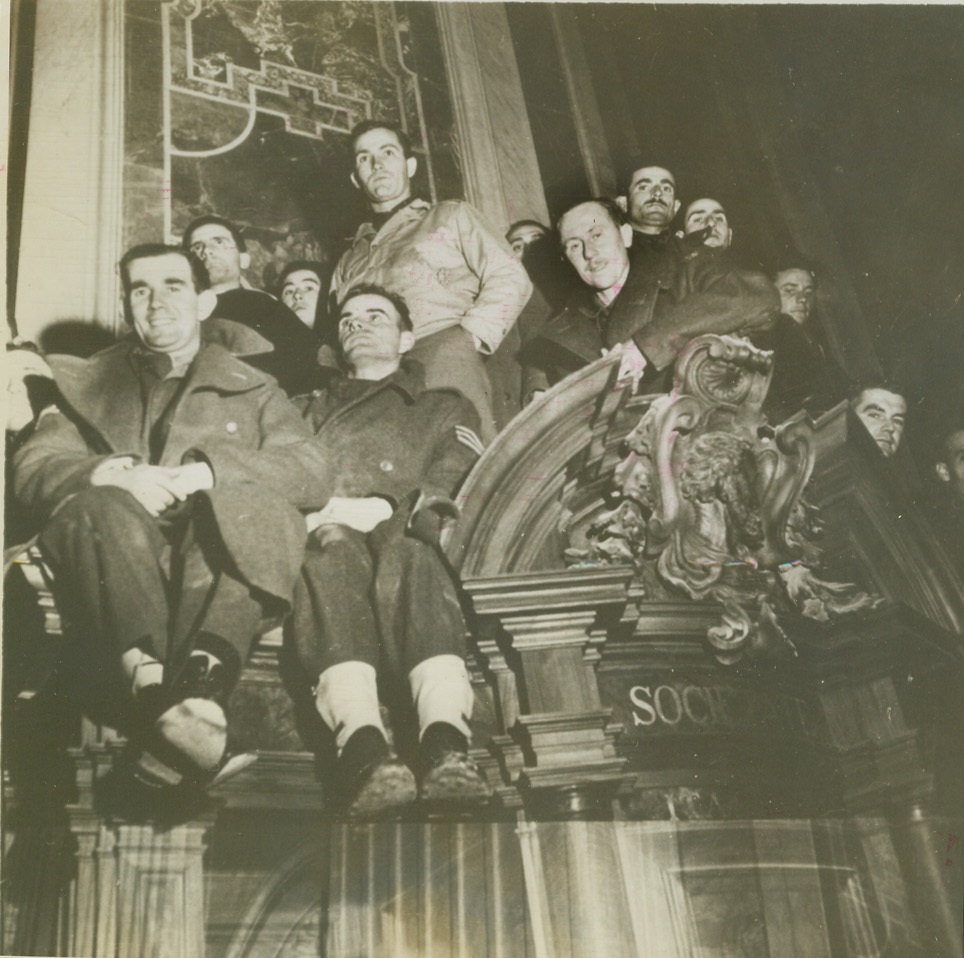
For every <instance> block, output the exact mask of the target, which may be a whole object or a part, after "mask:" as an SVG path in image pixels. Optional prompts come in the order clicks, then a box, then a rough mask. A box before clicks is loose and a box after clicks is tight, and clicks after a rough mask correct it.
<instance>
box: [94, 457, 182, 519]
mask: <svg viewBox="0 0 964 958" xmlns="http://www.w3.org/2000/svg"><path fill="white" fill-rule="evenodd" d="M168 473H169V470H168V469H165V468H163V467H161V466H150V465H147V464H146V463H143V462H142V463H137V464H135V463H134V462H133V460H131V459H130V458H129V457H120V458H117V459H108V460H106V461H105V462H102V463H101V464H100V465H99V466H98V467H97V468H96V469H95V470H94V471H93V473H92V474H91V477H90V484H91V485H92V486H114V487H115V488H116V489H124V490H125V491H126V492H129V493H130V494H131V495H132V496H133V497H134V498H135V499H136V500H137V501H138V502H139V503H140V504H141V505H142V506H143V507H144V509H145V510H147V512H149V513H150V514H151V515H152V516H159V515H160V514H161V513H162V512H163V511H164V510H165V509H167V508H168V507H169V506H171V505H173V504H174V502H175V501H179V500H181V499H184V498H185V497H184V496H183V495H177V494H175V492H174V491H172V490H171V489H170V488H169V486H170V485H171V480H170V478H169V475H168Z"/></svg>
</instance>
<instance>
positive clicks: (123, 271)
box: [117, 243, 205, 303]
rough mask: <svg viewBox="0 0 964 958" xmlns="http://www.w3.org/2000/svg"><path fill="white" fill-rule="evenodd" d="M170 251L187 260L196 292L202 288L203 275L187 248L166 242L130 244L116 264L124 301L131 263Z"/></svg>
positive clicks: (127, 288) (163, 254) (169, 252)
mask: <svg viewBox="0 0 964 958" xmlns="http://www.w3.org/2000/svg"><path fill="white" fill-rule="evenodd" d="M172 253H173V254H174V255H175V256H181V257H183V258H184V259H185V260H187V264H188V266H190V267H191V278H192V279H193V280H194V289H195V290H197V291H198V292H200V291H201V290H202V289H204V286H205V277H204V274H203V273H202V272H201V267H200V265H199V264H198V262H197V260H195V259H194V257H193V256H190V255H188V252H187V250H185V249H183V248H182V247H180V246H170V245H168V244H167V243H141V244H140V245H139V246H132V247H131V248H130V249H129V250H128V251H127V252H126V253H125V254H124V255H123V256H122V257H121V258H120V262H119V263H118V264H117V268H118V269H119V270H120V277H121V284H122V286H123V288H124V301H125V303H126V301H127V298H128V297H129V296H130V292H131V273H130V266H131V263H133V262H134V261H135V260H139V259H156V258H157V257H158V256H170V255H171V254H172Z"/></svg>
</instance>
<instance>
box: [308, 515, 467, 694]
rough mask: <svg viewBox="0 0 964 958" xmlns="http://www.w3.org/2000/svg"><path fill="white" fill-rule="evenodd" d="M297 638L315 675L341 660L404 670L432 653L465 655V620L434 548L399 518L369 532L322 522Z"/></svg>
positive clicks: (313, 544) (312, 542)
mask: <svg viewBox="0 0 964 958" xmlns="http://www.w3.org/2000/svg"><path fill="white" fill-rule="evenodd" d="M293 637H294V640H295V646H296V649H297V652H298V656H299V659H300V660H301V663H302V665H303V666H304V667H305V668H306V669H307V670H308V672H309V674H310V675H312V676H318V675H320V674H321V673H322V672H324V671H325V669H327V668H330V667H331V666H333V665H338V664H340V663H342V662H365V663H367V664H368V665H371V666H373V667H374V668H376V669H381V668H382V667H384V666H386V665H387V666H388V667H389V668H391V669H392V670H394V671H395V673H396V674H397V675H400V676H405V675H408V674H409V672H411V670H412V669H413V668H414V667H415V666H416V665H418V664H419V663H420V662H423V661H425V660H426V659H428V658H431V657H432V656H436V655H457V656H463V655H464V651H465V621H464V619H463V618H462V610H461V608H460V607H459V600H458V596H457V595H456V591H455V585H454V583H453V581H452V578H451V576H450V574H449V572H448V571H447V570H446V568H445V566H444V565H443V563H442V560H441V559H440V558H439V556H438V554H437V553H436V551H435V549H434V548H433V547H432V546H430V545H427V544H426V543H425V542H423V541H421V540H420V539H416V538H413V537H412V536H410V535H406V534H405V532H404V529H403V526H402V524H401V523H400V522H399V521H397V520H394V519H393V520H389V521H388V522H383V523H382V524H381V525H379V526H377V527H376V528H375V529H374V530H373V531H372V532H371V533H369V534H367V535H365V534H363V533H360V532H357V531H355V530H354V529H349V528H346V527H345V526H322V527H321V528H319V529H316V530H315V531H314V532H313V533H312V534H311V535H310V536H309V540H308V548H307V551H306V555H305V563H304V567H303V569H302V574H301V580H300V581H299V583H298V585H297V587H296V590H295V608H294V615H293Z"/></svg>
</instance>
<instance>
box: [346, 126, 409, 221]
mask: <svg viewBox="0 0 964 958" xmlns="http://www.w3.org/2000/svg"><path fill="white" fill-rule="evenodd" d="M415 166H416V163H415V157H414V156H410V157H408V158H407V159H406V158H405V151H404V150H403V149H402V144H401V143H400V142H399V140H398V137H397V136H396V134H395V133H393V132H392V131H391V130H381V129H376V130H369V131H368V132H367V133H363V134H362V135H361V136H360V137H358V139H357V140H356V141H355V172H354V173H352V176H351V180H352V182H353V183H354V184H355V186H357V187H358V189H360V190H361V191H362V192H363V193H364V194H365V198H366V199H367V200H368V202H369V203H371V204H372V206H373V207H374V208H375V209H376V211H379V210H385V209H390V208H391V207H392V206H393V205H394V204H395V203H399V202H401V201H402V200H405V199H408V197H409V196H411V195H412V187H411V178H412V177H413V176H414V175H415Z"/></svg>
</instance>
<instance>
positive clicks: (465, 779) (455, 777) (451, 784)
mask: <svg viewBox="0 0 964 958" xmlns="http://www.w3.org/2000/svg"><path fill="white" fill-rule="evenodd" d="M491 797H492V789H491V787H490V786H489V783H488V782H487V781H486V780H485V778H484V777H483V776H482V773H481V772H480V771H479V769H478V768H477V767H476V766H475V764H474V763H472V762H468V761H459V762H451V763H446V764H443V765H439V766H436V767H435V768H433V769H432V770H431V771H430V772H428V774H427V775H426V776H425V778H424V779H423V780H422V787H421V788H420V789H419V798H421V800H422V801H423V802H476V803H477V802H484V801H487V800H488V799H489V798H491Z"/></svg>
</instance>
